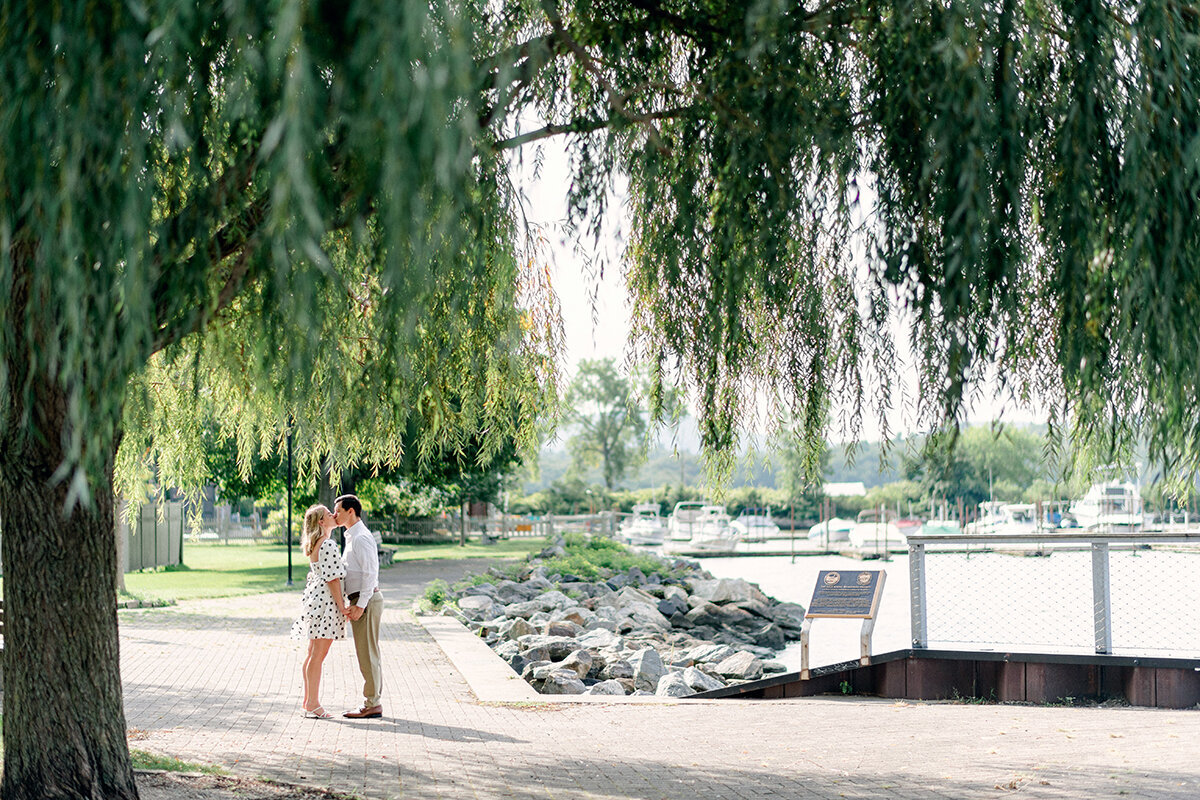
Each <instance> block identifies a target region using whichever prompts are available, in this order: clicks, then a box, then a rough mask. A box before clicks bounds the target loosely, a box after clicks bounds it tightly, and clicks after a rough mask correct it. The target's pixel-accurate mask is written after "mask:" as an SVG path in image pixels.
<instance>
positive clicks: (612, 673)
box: [600, 658, 633, 680]
mask: <svg viewBox="0 0 1200 800" xmlns="http://www.w3.org/2000/svg"><path fill="white" fill-rule="evenodd" d="M600 677H601V678H604V679H606V680H609V679H617V678H625V679H627V680H633V665H632V664H630V663H629V662H628V661H626V660H625V659H623V658H618V659H616V660H614V661H609V662H608V663H607V664H605V665H604V669H602V670H600Z"/></svg>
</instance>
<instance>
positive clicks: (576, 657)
mask: <svg viewBox="0 0 1200 800" xmlns="http://www.w3.org/2000/svg"><path fill="white" fill-rule="evenodd" d="M559 666H560V667H561V668H562V669H569V670H571V671H572V672H574V673H575V677H577V678H580V679H582V678H586V677H587V674H588V671H589V670H591V668H592V654H591V653H589V652H588V651H587V650H576V651H575V652H574V653H571V655H569V656H567V657H566V658H564V659H563V660H562V661H561V662H559Z"/></svg>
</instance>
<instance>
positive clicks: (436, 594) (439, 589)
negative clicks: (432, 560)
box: [425, 578, 451, 608]
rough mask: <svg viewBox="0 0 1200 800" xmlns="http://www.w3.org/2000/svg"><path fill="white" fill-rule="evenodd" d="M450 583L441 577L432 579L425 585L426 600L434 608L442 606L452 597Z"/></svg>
mask: <svg viewBox="0 0 1200 800" xmlns="http://www.w3.org/2000/svg"><path fill="white" fill-rule="evenodd" d="M450 594H451V591H450V584H448V583H446V582H445V581H444V580H442V579H441V578H437V579H436V580H434V581H431V582H430V584H429V585H428V586H426V587H425V600H426V601H427V602H428V603H429V605H431V606H433V607H434V608H441V607H442V606H443V605H445V604H446V601H447V600H449V599H450Z"/></svg>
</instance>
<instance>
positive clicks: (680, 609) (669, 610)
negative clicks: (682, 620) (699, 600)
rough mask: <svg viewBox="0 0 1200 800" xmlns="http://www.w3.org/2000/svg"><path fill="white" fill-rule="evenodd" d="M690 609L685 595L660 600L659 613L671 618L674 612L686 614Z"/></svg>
mask: <svg viewBox="0 0 1200 800" xmlns="http://www.w3.org/2000/svg"><path fill="white" fill-rule="evenodd" d="M690 610H691V609H690V608H688V603H687V599H686V598H683V597H670V598H666V599H664V600H659V601H658V613H660V614H662V615H663V616H664V617H668V618H669V617H671V615H673V614H686V613H688V611H690Z"/></svg>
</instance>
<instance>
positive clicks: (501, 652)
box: [493, 642, 521, 664]
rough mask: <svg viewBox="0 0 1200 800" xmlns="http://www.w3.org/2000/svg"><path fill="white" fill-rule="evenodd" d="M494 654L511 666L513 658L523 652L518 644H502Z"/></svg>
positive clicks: (497, 646)
mask: <svg viewBox="0 0 1200 800" xmlns="http://www.w3.org/2000/svg"><path fill="white" fill-rule="evenodd" d="M493 652H494V653H495V654H496V655H498V656H500V657H501V658H503V659H504V660H505V661H507V662H509V663H510V664H511V663H512V660H513V656H516V655H517V654H518V653H520V652H521V646H520V645H519V644H517V643H516V642H501V643H500V644H498V645H496V647H495V649H494V650H493Z"/></svg>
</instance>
